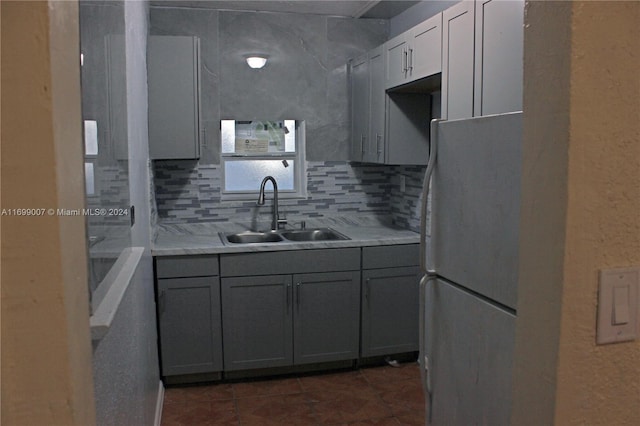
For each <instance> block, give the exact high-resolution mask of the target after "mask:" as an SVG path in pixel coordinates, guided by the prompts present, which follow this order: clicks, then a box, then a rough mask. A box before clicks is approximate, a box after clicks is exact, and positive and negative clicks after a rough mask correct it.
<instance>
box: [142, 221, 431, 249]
mask: <svg viewBox="0 0 640 426" xmlns="http://www.w3.org/2000/svg"><path fill="white" fill-rule="evenodd" d="M305 221H306V228H307V229H313V228H332V229H334V230H336V231H338V232H340V233H341V234H343V235H345V236H347V237H349V238H350V239H349V240H332V241H308V242H307V241H305V242H297V241H296V242H277V243H257V244H232V243H228V244H226V245H225V244H223V243H222V240H221V239H220V235H219V233H220V232H223V233H235V232H242V231H247V230H249V228H248V227H247V226H244V225H242V224H236V223H228V222H225V223H215V222H200V223H186V224H159V225H158V226H157V236H156V239H155V241H154V243H153V245H152V249H151V253H152V254H153V255H154V256H175V255H189V254H219V253H246V252H260V251H281V250H309V249H320V248H337V247H365V246H380V245H393V244H417V243H419V242H420V235H419V234H417V233H416V232H413V231H410V230H407V229H401V228H397V227H394V226H393V225H391V224H390V223H389V222H388V221H385V220H384V219H380V218H377V217H375V216H362V217H360V216H349V217H339V218H310V219H306V220H305ZM267 228H268V226H267Z"/></svg>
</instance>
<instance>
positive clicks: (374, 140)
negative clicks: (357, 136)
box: [363, 46, 386, 163]
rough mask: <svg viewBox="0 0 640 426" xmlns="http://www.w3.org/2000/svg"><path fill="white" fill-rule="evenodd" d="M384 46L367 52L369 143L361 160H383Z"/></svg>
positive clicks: (380, 161)
mask: <svg viewBox="0 0 640 426" xmlns="http://www.w3.org/2000/svg"><path fill="white" fill-rule="evenodd" d="M384 84H385V83H384V47H383V46H379V47H377V48H375V49H373V50H371V51H370V52H369V106H370V110H369V111H370V113H369V145H368V149H367V152H366V155H365V157H364V158H363V161H367V162H372V163H384V161H385V138H386V136H385V127H386V126H385V101H386V94H385V90H384Z"/></svg>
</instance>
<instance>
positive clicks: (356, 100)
mask: <svg viewBox="0 0 640 426" xmlns="http://www.w3.org/2000/svg"><path fill="white" fill-rule="evenodd" d="M384 61H385V52H384V47H383V46H380V47H378V48H376V49H373V50H371V51H370V52H368V54H367V55H366V57H364V56H363V57H359V58H357V59H355V60H353V61H351V69H352V72H351V90H352V92H351V97H352V98H351V99H352V100H351V102H352V107H353V111H352V116H351V118H352V142H351V152H352V156H351V160H352V161H362V162H366V163H381V164H426V161H427V158H428V153H429V119H430V105H431V102H430V96H429V95H428V94H424V93H422V94H416V93H389V94H387V93H386V92H385V62H384ZM365 102H366V104H365Z"/></svg>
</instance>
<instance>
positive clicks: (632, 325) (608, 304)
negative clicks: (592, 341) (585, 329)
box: [596, 267, 640, 344]
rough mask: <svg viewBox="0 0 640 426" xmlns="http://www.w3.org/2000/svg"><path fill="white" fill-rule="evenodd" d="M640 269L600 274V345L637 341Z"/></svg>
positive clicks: (602, 272) (606, 271) (639, 324)
mask: <svg viewBox="0 0 640 426" xmlns="http://www.w3.org/2000/svg"><path fill="white" fill-rule="evenodd" d="M638 305H640V267H638V268H623V269H607V270H601V271H600V287H599V292H598V333H597V338H596V339H597V342H598V344H605V343H615V342H624V341H627V340H635V339H637V338H638V329H639V328H640V316H639V315H638V314H639V311H638Z"/></svg>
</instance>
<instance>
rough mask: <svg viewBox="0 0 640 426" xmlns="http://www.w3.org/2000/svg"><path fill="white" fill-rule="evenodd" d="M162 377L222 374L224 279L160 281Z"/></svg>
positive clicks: (159, 306)
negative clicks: (221, 293) (222, 288)
mask: <svg viewBox="0 0 640 426" xmlns="http://www.w3.org/2000/svg"><path fill="white" fill-rule="evenodd" d="M158 319H159V320H158V322H159V327H160V358H161V361H162V375H163V376H170V375H176V374H192V373H206V372H214V371H221V370H222V333H221V325H220V278H219V277H199V278H171V279H161V280H158Z"/></svg>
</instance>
